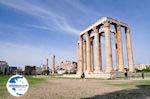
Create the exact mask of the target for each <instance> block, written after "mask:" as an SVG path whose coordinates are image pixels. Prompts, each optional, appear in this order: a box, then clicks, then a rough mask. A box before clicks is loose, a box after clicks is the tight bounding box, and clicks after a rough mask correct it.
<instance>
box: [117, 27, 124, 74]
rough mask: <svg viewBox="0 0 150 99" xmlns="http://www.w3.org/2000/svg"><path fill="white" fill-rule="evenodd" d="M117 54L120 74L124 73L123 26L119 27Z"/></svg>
mask: <svg viewBox="0 0 150 99" xmlns="http://www.w3.org/2000/svg"><path fill="white" fill-rule="evenodd" d="M116 37H117V54H118V69H119V71H120V72H123V71H124V59H123V48H122V39H121V26H120V25H117V33H116Z"/></svg>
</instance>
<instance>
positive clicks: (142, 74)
mask: <svg viewBox="0 0 150 99" xmlns="http://www.w3.org/2000/svg"><path fill="white" fill-rule="evenodd" d="M141 76H142V79H144V71H142V73H141Z"/></svg>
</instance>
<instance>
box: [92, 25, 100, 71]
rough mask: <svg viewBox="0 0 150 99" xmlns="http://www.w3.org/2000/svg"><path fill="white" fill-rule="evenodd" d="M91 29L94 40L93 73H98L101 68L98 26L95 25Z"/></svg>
mask: <svg viewBox="0 0 150 99" xmlns="http://www.w3.org/2000/svg"><path fill="white" fill-rule="evenodd" d="M93 30H94V40H95V70H94V73H100V70H102V59H101V48H100V47H101V46H100V35H99V28H98V27H95V28H93Z"/></svg>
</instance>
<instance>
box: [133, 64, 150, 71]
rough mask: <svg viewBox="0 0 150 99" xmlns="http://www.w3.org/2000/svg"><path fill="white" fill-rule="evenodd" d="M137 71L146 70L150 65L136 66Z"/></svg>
mask: <svg viewBox="0 0 150 99" xmlns="http://www.w3.org/2000/svg"><path fill="white" fill-rule="evenodd" d="M134 66H135V69H138V70H142V69H146V67H150V64H135V65H134Z"/></svg>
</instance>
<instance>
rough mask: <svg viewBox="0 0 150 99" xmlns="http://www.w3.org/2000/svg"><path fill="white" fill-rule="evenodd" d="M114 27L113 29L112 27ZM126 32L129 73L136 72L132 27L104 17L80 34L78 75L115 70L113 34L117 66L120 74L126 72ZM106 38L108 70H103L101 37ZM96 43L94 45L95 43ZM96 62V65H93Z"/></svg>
mask: <svg viewBox="0 0 150 99" xmlns="http://www.w3.org/2000/svg"><path fill="white" fill-rule="evenodd" d="M111 25H113V27H114V28H113V29H111V28H110V26H111ZM122 28H123V30H124V31H125V36H126V50H127V61H128V69H129V72H134V61H133V52H132V44H131V37H130V27H129V26H128V24H126V23H124V22H121V21H118V20H116V19H112V18H109V17H103V18H102V19H100V20H98V21H97V22H96V23H94V24H92V25H91V26H89V27H88V28H86V29H85V30H83V31H81V32H80V37H79V41H78V70H77V74H81V73H83V72H84V73H86V74H88V73H101V72H102V71H103V72H104V73H111V72H113V71H114V69H113V59H112V58H113V57H112V43H111V33H114V36H115V50H116V61H117V62H116V65H117V69H118V71H119V72H123V71H124V56H123V55H124V54H123V53H124V52H123V47H122V38H121V35H122V32H121V29H122ZM102 36H103V37H104V38H105V52H106V53H105V55H106V69H105V70H103V68H102V50H101V37H102ZM93 42H94V43H93ZM93 62H94V63H93Z"/></svg>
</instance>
